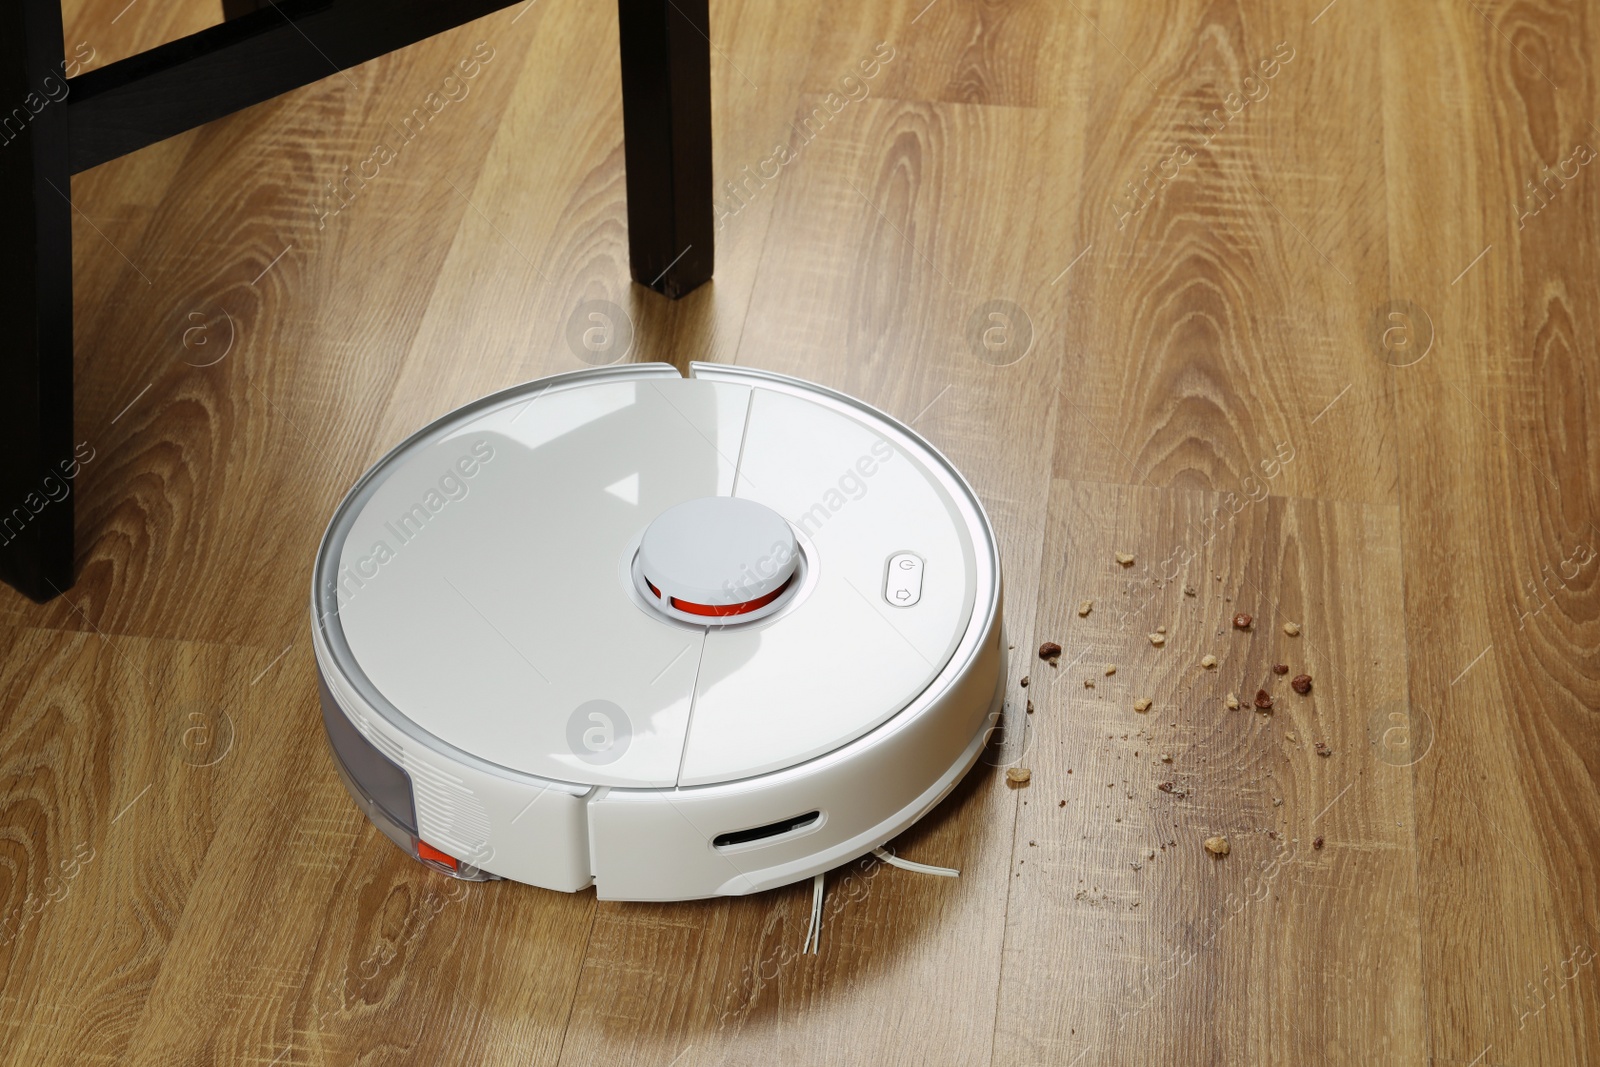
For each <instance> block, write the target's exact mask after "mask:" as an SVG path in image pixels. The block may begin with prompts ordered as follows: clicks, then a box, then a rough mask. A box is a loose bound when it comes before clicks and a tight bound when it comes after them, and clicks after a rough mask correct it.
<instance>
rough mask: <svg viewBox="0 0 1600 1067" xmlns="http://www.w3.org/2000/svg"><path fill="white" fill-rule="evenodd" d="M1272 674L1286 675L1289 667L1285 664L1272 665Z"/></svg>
mask: <svg viewBox="0 0 1600 1067" xmlns="http://www.w3.org/2000/svg"><path fill="white" fill-rule="evenodd" d="M1272 673H1273V674H1288V673H1289V665H1288V664H1287V663H1274V664H1273V665H1272Z"/></svg>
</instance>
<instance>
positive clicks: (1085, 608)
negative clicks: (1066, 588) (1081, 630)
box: [1078, 600, 1094, 619]
mask: <svg viewBox="0 0 1600 1067" xmlns="http://www.w3.org/2000/svg"><path fill="white" fill-rule="evenodd" d="M1093 610H1094V601H1092V600H1085V601H1084V602H1083V603H1081V604H1079V605H1078V617H1079V618H1080V619H1081V618H1084V617H1086V616H1087V615H1088V614H1089V612H1091V611H1093Z"/></svg>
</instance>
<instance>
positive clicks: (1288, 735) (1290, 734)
mask: <svg viewBox="0 0 1600 1067" xmlns="http://www.w3.org/2000/svg"><path fill="white" fill-rule="evenodd" d="M1283 737H1284V740H1285V741H1288V742H1289V743H1290V744H1291V745H1294V744H1299V742H1300V739H1299V738H1298V737H1296V736H1295V735H1294V731H1293V730H1285V731H1284V732H1283Z"/></svg>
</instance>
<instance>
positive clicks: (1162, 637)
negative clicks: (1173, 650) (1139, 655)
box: [1150, 634, 1167, 648]
mask: <svg viewBox="0 0 1600 1067" xmlns="http://www.w3.org/2000/svg"><path fill="white" fill-rule="evenodd" d="M1150 643H1151V644H1152V645H1155V646H1156V647H1157V648H1160V647H1161V646H1162V645H1164V644H1166V643H1167V635H1166V634H1151V635H1150Z"/></svg>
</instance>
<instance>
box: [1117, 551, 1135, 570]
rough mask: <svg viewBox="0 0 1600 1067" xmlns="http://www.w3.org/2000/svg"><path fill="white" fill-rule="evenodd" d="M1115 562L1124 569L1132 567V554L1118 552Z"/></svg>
mask: <svg viewBox="0 0 1600 1067" xmlns="http://www.w3.org/2000/svg"><path fill="white" fill-rule="evenodd" d="M1117 562H1118V563H1120V564H1122V565H1123V566H1124V567H1131V566H1133V553H1132V552H1118V553H1117Z"/></svg>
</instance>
